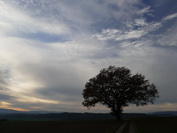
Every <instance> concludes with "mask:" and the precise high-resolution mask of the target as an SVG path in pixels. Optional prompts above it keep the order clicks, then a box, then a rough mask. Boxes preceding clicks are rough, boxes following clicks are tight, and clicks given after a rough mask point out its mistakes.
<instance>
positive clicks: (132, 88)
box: [82, 66, 159, 120]
mask: <svg viewBox="0 0 177 133" xmlns="http://www.w3.org/2000/svg"><path fill="white" fill-rule="evenodd" d="M83 97H84V102H83V103H82V104H83V105H84V106H86V107H88V108H90V107H94V106H95V104H97V103H100V104H102V105H105V106H107V107H108V108H110V109H111V112H112V114H113V115H115V116H116V118H117V120H120V118H121V113H122V111H123V107H125V106H128V105H129V104H130V103H131V104H136V105H137V106H140V105H141V106H143V105H147V103H152V104H153V103H154V101H155V99H156V98H158V97H159V95H158V91H157V89H156V86H155V85H154V84H150V83H149V81H148V80H146V79H145V76H143V75H141V74H135V75H133V74H131V71H130V70H129V69H128V68H125V67H115V66H109V67H108V68H106V69H102V70H101V71H100V73H99V74H98V75H96V76H95V77H93V78H91V79H90V80H89V81H88V82H87V83H86V84H85V89H84V90H83Z"/></svg>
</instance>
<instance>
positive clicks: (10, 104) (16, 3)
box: [0, 0, 177, 112]
mask: <svg viewBox="0 0 177 133" xmlns="http://www.w3.org/2000/svg"><path fill="white" fill-rule="evenodd" d="M176 7H177V1H176V0H0V108H8V109H16V110H51V111H68V112H109V110H108V109H107V108H105V107H103V106H97V107H95V108H93V109H91V110H87V108H85V107H83V106H82V101H83V97H82V91H83V89H84V86H85V83H86V82H87V81H88V80H89V79H90V78H91V77H93V76H95V75H96V74H98V73H99V71H100V69H102V68H106V67H108V66H109V65H115V66H118V67H122V66H125V67H127V68H129V69H131V70H132V73H133V74H135V73H137V72H138V73H142V74H143V75H145V76H146V78H147V79H149V80H150V82H151V83H154V84H155V85H156V86H157V89H158V91H159V95H160V98H159V99H158V100H157V101H156V103H155V104H154V105H148V106H146V107H138V108H137V107H135V106H133V105H131V106H129V107H127V108H125V112H153V111H163V110H176V109H177V97H176V95H177V88H176V87H177V61H176V60H177V8H176Z"/></svg>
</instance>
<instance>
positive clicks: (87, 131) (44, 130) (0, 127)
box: [0, 120, 119, 133]
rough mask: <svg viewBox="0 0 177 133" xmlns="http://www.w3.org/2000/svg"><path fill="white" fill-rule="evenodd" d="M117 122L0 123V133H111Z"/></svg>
mask: <svg viewBox="0 0 177 133" xmlns="http://www.w3.org/2000/svg"><path fill="white" fill-rule="evenodd" d="M115 127H116V128H117V127H119V124H118V122H117V121H114V120H105V121H104V120H103V121H1V122H0V133H112V132H113V130H115Z"/></svg>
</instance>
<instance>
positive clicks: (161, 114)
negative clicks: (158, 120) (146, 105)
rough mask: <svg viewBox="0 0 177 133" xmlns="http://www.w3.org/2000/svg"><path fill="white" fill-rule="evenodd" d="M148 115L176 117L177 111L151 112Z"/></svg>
mask: <svg viewBox="0 0 177 133" xmlns="http://www.w3.org/2000/svg"><path fill="white" fill-rule="evenodd" d="M149 115H155V116H177V111H160V112H153V113H150V114H149Z"/></svg>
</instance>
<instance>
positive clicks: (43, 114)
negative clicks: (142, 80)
mask: <svg viewBox="0 0 177 133" xmlns="http://www.w3.org/2000/svg"><path fill="white" fill-rule="evenodd" d="M149 116H177V111H161V112H153V113H148V114H146V113H123V114H122V117H123V118H124V119H129V118H138V117H149ZM100 119H115V117H114V116H112V115H111V114H109V113H68V112H52V111H16V110H11V109H0V120H32V121H36V120H42V121H43V120H100Z"/></svg>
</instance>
